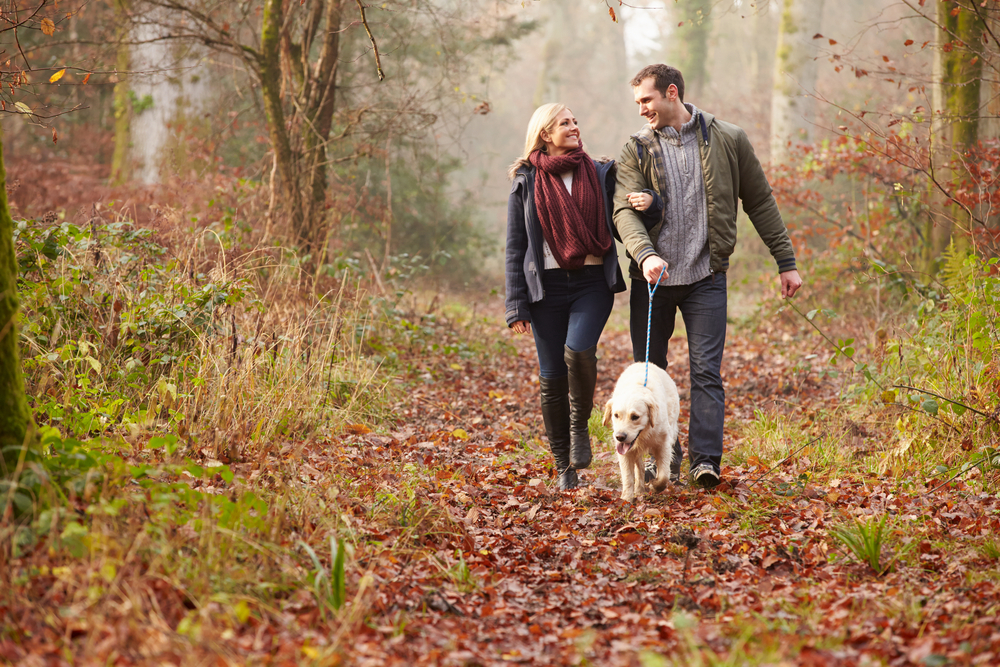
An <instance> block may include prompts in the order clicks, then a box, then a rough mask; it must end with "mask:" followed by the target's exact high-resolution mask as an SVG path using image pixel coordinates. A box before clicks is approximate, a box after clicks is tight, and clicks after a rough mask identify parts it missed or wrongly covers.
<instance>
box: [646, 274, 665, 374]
mask: <svg viewBox="0 0 1000 667" xmlns="http://www.w3.org/2000/svg"><path fill="white" fill-rule="evenodd" d="M666 270H667V267H663V268H662V269H660V275H658V276H657V277H656V284H655V285H653V286H652V287H650V286H649V283H646V290H647V291H648V292H649V314H648V315H647V316H646V378H645V379H644V380H643V381H642V386H643V387H645V386H646V383H647V382H649V337H650V335H651V333H652V331H651V330H652V328H653V295H654V294H656V288H657V287H659V286H660V280H662V279H663V272H664V271H666Z"/></svg>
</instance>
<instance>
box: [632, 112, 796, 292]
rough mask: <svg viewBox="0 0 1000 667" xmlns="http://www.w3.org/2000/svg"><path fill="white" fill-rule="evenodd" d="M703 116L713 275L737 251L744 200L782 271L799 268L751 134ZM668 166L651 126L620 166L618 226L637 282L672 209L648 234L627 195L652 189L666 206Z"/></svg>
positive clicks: (640, 134) (724, 267)
mask: <svg viewBox="0 0 1000 667" xmlns="http://www.w3.org/2000/svg"><path fill="white" fill-rule="evenodd" d="M701 117H702V122H701V135H702V138H701V143H700V144H699V146H700V148H701V169H702V173H703V174H704V175H705V198H706V200H707V204H708V245H709V252H710V260H709V267H710V270H711V271H712V273H725V272H726V271H727V270H728V269H729V256H730V255H732V254H733V248H734V247H735V246H736V214H737V211H738V210H739V200H742V201H743V210H744V211H746V214H747V216H748V217H749V218H750V222H752V223H753V226H754V228H755V229H756V230H757V233H758V234H759V235H760V238H761V239H763V241H764V243H765V244H766V245H767V247H768V249H769V250H770V251H771V256H772V257H774V261H775V262H776V263H777V264H778V272H779V273H784V272H785V271H791V270H793V269H795V250H794V249H793V248H792V242H791V240H790V239H789V238H788V231H787V230H786V229H785V223H784V222H782V220H781V214H780V213H779V212H778V204H777V202H775V201H774V197H773V196H772V195H771V186H770V185H769V184H768V182H767V177H766V176H765V175H764V170H763V168H762V167H761V166H760V161H759V160H758V159H757V156H756V154H754V152H753V146H751V145H750V140H749V139H748V138H747V135H746V132H744V131H743V130H742V129H740V128H739V127H737V126H735V125H733V124H731V123H726V122H724V121H721V120H717V119H716V118H715V117H714V116H713V115H711V114H709V113H705V112H704V111H702V112H701ZM662 164H663V156H662V151H661V148H660V142H659V140H658V139H657V138H656V135H655V134H654V133H653V130H652V128H650V126H649V125H646V126H645V127H644V128H642V130H640V131H639V132H637V133H636V134H634V135H632V138H631V139H630V140H629V142H628V143H627V144H625V146H624V148H622V155H621V159H620V160H619V161H618V185H617V187H616V188H615V207H614V222H615V227H616V228H617V229H618V234H619V236H620V238H621V240H622V243H623V244H624V245H625V250H626V252H627V253H628V255H629V257H631V258H632V263H631V265H630V266H629V274H630V275H631V277H632V278H635V279H637V280H642V279H643V278H642V272H641V271H640V270H639V264H637V262H638V263H641V262H642V261H643V260H644V259H646V258H647V257H649V256H650V255H655V254H656V249H655V248H654V247H653V240H655V239H656V238H657V237H658V236H659V234H660V228H661V227H662V226H663V221H664V217H665V214H666V210H667V207H666V206H664V207H663V213H662V214H661V216H660V220H659V222H657V223H656V224H655V225H654V226H653V227H651V228H650V229H649V230H648V231H647V230H646V227H645V226H644V225H643V222H642V217H641V216H640V214H639V213H637V212H636V211H635V210H634V209H633V208H632V207H631V206H630V205H629V203H628V200H627V199H626V195H628V193H630V192H641V191H642V190H646V189H651V190H653V191H654V192H656V193H657V194H658V195H660V197H661V198H663V200H664V202H666V200H667V198H668V197H669V196H670V193H669V192H661V191H660V190H661V189H662V185H661V183H660V178H659V176H658V175H657V169H658V168H662V167H657V166H656V165H662Z"/></svg>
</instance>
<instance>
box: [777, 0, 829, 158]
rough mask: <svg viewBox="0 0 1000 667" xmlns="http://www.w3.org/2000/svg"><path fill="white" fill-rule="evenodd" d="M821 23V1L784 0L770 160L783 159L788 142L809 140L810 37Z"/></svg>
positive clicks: (812, 48)
mask: <svg viewBox="0 0 1000 667" xmlns="http://www.w3.org/2000/svg"><path fill="white" fill-rule="evenodd" d="M822 22H823V0H784V8H783V10H782V13H781V23H780V26H779V29H778V50H777V54H776V58H775V75H774V96H773V97H772V99H771V161H772V162H784V161H786V160H787V159H788V156H789V147H790V145H794V144H796V143H799V144H805V143H810V142H811V141H812V131H811V130H812V123H813V121H814V117H815V108H816V101H815V99H814V98H813V97H812V95H811V94H812V92H813V91H814V89H815V88H816V55H817V53H816V41H814V40H813V36H814V35H816V34H817V33H819V32H820V29H821V27H822Z"/></svg>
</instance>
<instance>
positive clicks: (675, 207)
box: [654, 104, 710, 285]
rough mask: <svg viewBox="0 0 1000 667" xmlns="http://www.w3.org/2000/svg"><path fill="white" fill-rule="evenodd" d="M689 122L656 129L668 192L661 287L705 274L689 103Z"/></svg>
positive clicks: (703, 217) (660, 248)
mask: <svg viewBox="0 0 1000 667" xmlns="http://www.w3.org/2000/svg"><path fill="white" fill-rule="evenodd" d="M684 106H685V107H687V110H688V111H689V112H691V120H689V121H688V122H687V123H685V124H684V125H682V126H681V131H680V133H678V132H677V130H675V129H674V128H672V127H670V126H669V125H668V126H666V127H663V128H661V129H659V130H657V131H656V135H657V137H658V138H659V140H660V148H661V150H662V151H663V173H662V174H661V175H660V177H661V178H662V179H663V180H664V182H663V183H661V184H660V185H661V186H662V188H661V191H662V192H664V193H666V197H665V199H666V202H665V203H664V222H663V227H661V228H660V235H659V237H658V238H657V239H656V242H655V244H654V245H655V246H656V253H657V254H658V255H659V256H660V257H662V258H663V259H664V260H665V261H666V262H667V264H668V268H667V272H668V273H669V274H670V276H669V278H667V279H666V280H665V281H663V282H661V283H660V284H661V285H691V284H693V283H696V282H698V281H699V280H701V279H702V278H705V277H706V276H708V274H709V273H710V272H709V247H708V205H707V203H706V200H705V175H704V173H703V172H702V168H701V152H700V151H699V148H698V142H699V141H700V140H701V134H700V132H699V124H698V115H699V114H700V113H701V112H700V111H698V109H697V108H696V107H695V106H694V105H693V104H685V105H684Z"/></svg>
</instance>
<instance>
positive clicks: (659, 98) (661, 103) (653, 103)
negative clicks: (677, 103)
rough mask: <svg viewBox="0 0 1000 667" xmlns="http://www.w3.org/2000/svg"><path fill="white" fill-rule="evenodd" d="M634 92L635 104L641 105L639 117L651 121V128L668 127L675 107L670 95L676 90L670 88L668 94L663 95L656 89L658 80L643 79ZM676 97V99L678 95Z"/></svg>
mask: <svg viewBox="0 0 1000 667" xmlns="http://www.w3.org/2000/svg"><path fill="white" fill-rule="evenodd" d="M632 90H633V91H634V92H635V103H636V104H638V105H639V115H640V116H642V117H643V118H645V119H646V120H647V121H649V126H650V127H652V128H653V129H654V130H659V129H660V128H662V127H664V126H665V125H667V120H668V118H669V117H670V114H671V110H672V107H673V100H672V99H671V98H670V94H671V92H673V91H675V90H676V88H674V87H673V86H670V87H669V88H667V94H666V95H663V94H662V93H661V92H660V91H658V90H657V89H656V80H655V79H653V78H652V77H649V78H646V79H643V80H642V82H641V83H640V84H639V85H638V86H635V87H634V88H633V89H632ZM674 96H675V97H676V93H674Z"/></svg>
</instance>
